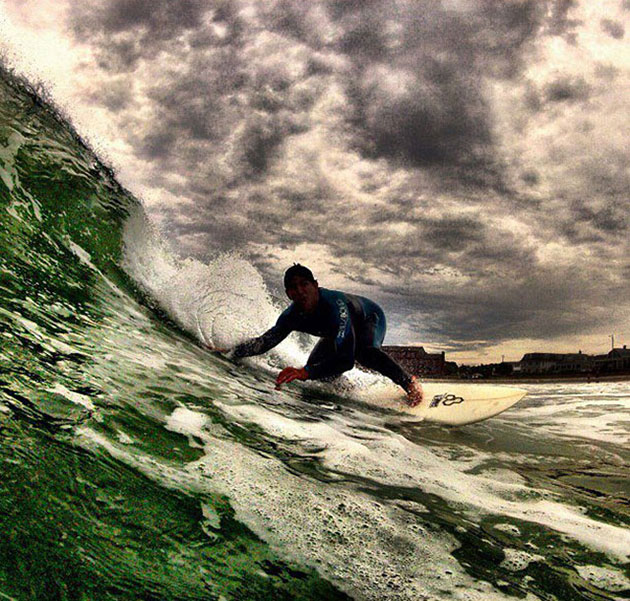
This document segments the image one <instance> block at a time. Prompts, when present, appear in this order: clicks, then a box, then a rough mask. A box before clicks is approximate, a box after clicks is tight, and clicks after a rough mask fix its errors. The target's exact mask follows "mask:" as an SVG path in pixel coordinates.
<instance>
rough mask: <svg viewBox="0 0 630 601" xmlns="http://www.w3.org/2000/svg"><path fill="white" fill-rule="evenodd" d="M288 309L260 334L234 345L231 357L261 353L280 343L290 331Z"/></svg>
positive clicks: (237, 357)
mask: <svg viewBox="0 0 630 601" xmlns="http://www.w3.org/2000/svg"><path fill="white" fill-rule="evenodd" d="M288 312H289V309H287V310H286V311H285V312H284V313H282V315H280V317H278V321H277V322H276V325H275V326H273V327H272V328H271V329H269V330H267V331H266V332H265V333H264V334H262V335H261V336H258V337H257V338H252V339H250V340H246V341H245V342H242V343H241V344H239V345H237V346H235V347H234V348H233V349H232V351H231V353H230V355H231V356H232V358H233V359H240V358H241V357H251V356H253V355H262V354H263V353H266V352H267V351H268V350H270V349H272V348H273V347H274V346H277V345H278V344H280V343H281V342H282V341H283V340H284V339H285V338H286V337H287V336H288V335H289V334H290V333H291V332H292V331H293V327H292V326H291V321H290V319H289V317H288Z"/></svg>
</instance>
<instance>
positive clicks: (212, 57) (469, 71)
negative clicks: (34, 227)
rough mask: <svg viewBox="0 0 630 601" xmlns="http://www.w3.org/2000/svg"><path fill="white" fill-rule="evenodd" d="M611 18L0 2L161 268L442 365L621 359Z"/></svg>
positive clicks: (570, 7)
mask: <svg viewBox="0 0 630 601" xmlns="http://www.w3.org/2000/svg"><path fill="white" fill-rule="evenodd" d="M629 39H630V0H548V1H546V0H442V2H439V1H438V0H363V1H359V0H309V1H308V2H306V1H303V0H278V1H271V0H264V1H263V0H205V1H204V0H81V1H79V0H70V1H69V0H56V1H55V2H54V3H53V2H50V0H4V1H3V2H0V40H1V44H2V49H3V52H4V55H5V56H6V60H8V61H9V62H10V63H11V64H13V65H14V66H16V67H17V68H18V70H20V71H23V72H25V73H26V74H27V75H28V76H29V77H30V78H31V79H37V80H39V81H41V82H43V83H44V84H45V86H46V87H47V89H48V90H49V92H50V95H51V96H52V98H53V99H54V100H55V101H56V102H57V103H58V104H59V105H60V106H62V107H63V108H64V110H65V111H66V112H67V114H68V115H69V116H70V117H71V119H72V121H73V122H74V123H75V125H76V127H77V129H78V130H79V131H80V132H81V133H82V134H83V135H84V136H85V137H86V138H87V139H88V140H89V141H90V143H91V144H92V146H94V147H95V148H96V150H97V151H98V152H99V153H100V154H101V156H103V157H105V158H106V159H107V160H108V161H109V162H110V163H111V164H113V165H114V166H115V168H116V170H117V172H118V174H119V179H120V181H121V182H122V183H123V184H124V185H126V186H127V187H128V188H129V189H130V190H131V191H132V192H134V193H135V194H136V195H137V196H138V197H139V198H141V199H142V200H143V201H144V203H145V205H146V207H147V209H148V211H149V213H150V215H151V216H152V217H153V218H154V219H155V221H156V222H157V223H159V224H160V227H161V228H162V230H163V232H164V233H165V234H166V235H167V236H168V238H169V240H170V241H171V242H172V244H173V247H174V248H175V249H176V250H177V251H178V252H179V253H181V254H182V255H183V256H195V257H197V258H200V259H204V258H209V257H212V256H213V255H214V254H215V253H216V252H218V251H222V250H230V251H238V252H240V253H242V255H243V256H245V257H246V258H248V259H250V260H251V261H252V262H253V263H254V264H255V265H256V267H257V268H258V269H259V270H260V271H261V272H262V273H263V275H264V277H265V279H266V280H267V281H268V282H269V284H270V286H272V287H277V285H278V282H279V278H280V276H281V273H282V272H283V270H284V269H285V267H286V266H288V265H289V264H291V263H292V262H293V261H300V262H303V263H306V264H308V265H310V266H311V267H312V269H313V270H314V272H315V274H316V276H318V279H319V281H320V284H321V285H324V286H327V287H331V288H339V289H343V290H348V291H354V292H357V293H360V294H365V295H367V296H370V297H372V298H374V299H375V300H377V301H378V302H380V303H381V304H382V305H383V307H384V308H385V309H386V312H387V315H388V319H389V333H388V339H387V342H390V343H418V344H424V345H425V346H426V347H427V348H429V349H431V350H445V351H446V352H447V358H450V359H453V360H457V361H459V362H477V361H496V360H500V359H501V356H502V355H505V359H506V360H517V359H519V358H520V357H521V356H522V354H523V353H524V352H530V351H559V352H561V351H567V352H569V351H577V350H578V349H582V350H583V351H585V352H606V351H607V350H608V349H609V347H610V335H611V334H614V335H615V339H616V342H617V343H618V345H619V344H623V343H628V344H630V285H629V281H630V259H629V257H630V242H629V240H630V235H629V234H630V199H629V194H630V192H629V191H630V186H629V184H630V167H629V166H630V161H629V156H628V154H629V144H628V139H630V131H629V129H630V127H629V123H630V119H629V115H630V106H629V100H630V44H629Z"/></svg>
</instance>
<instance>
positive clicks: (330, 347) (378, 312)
mask: <svg viewBox="0 0 630 601" xmlns="http://www.w3.org/2000/svg"><path fill="white" fill-rule="evenodd" d="M385 329H386V324H385V314H384V313H383V310H382V309H381V308H380V307H379V306H378V305H377V304H376V303H375V302H373V301H371V300H370V299H368V298H364V297H362V296H356V295H354V294H345V293H343V292H338V291H336V290H327V289H326V288H320V289H319V301H318V303H317V307H316V308H315V310H314V311H313V312H312V313H302V312H300V310H299V309H298V308H297V306H296V305H295V303H292V304H291V305H290V306H289V307H288V308H287V309H286V310H285V311H284V312H283V313H282V314H281V315H280V317H279V318H278V321H277V322H276V325H275V326H273V327H272V328H271V329H270V330H267V331H266V332H265V333H264V334H262V336H259V337H258V338H253V339H251V340H248V341H246V342H244V343H242V344H239V345H238V346H237V347H236V348H234V350H233V351H232V357H234V358H239V357H250V356H252V355H261V354H262V353H266V352H267V351H268V350H269V349H271V348H273V347H274V346H276V345H278V344H280V342H282V341H283V340H284V339H285V338H286V337H287V336H288V335H289V334H290V333H291V332H294V331H296V332H306V333H308V334H312V335H314V336H320V337H321V338H322V340H320V341H319V342H318V343H317V344H316V345H315V348H314V349H313V351H312V352H311V354H310V356H309V358H308V361H307V363H306V366H305V368H306V371H307V372H308V375H309V378H311V379H313V380H319V379H322V378H331V377H335V376H338V375H340V374H342V373H343V372H344V371H347V370H349V369H352V368H353V367H354V363H355V361H356V362H358V363H359V364H361V365H363V366H364V367H367V368H369V369H373V370H375V371H377V372H379V373H381V374H383V375H384V376H387V377H388V378H390V379H391V380H393V381H394V382H396V384H398V385H400V386H402V387H403V388H404V389H405V390H408V388H409V384H410V383H411V376H410V375H409V374H408V373H407V372H405V370H403V368H402V367H401V366H400V365H398V363H396V362H395V361H394V360H393V359H392V358H391V357H390V356H389V355H387V354H386V353H384V352H383V351H382V350H381V348H380V347H381V345H382V344H383V339H384V338H385Z"/></svg>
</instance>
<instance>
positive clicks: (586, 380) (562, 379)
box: [420, 374, 630, 385]
mask: <svg viewBox="0 0 630 601" xmlns="http://www.w3.org/2000/svg"><path fill="white" fill-rule="evenodd" d="M420 378H421V381H423V382H460V383H462V384H464V383H466V384H495V383H496V384H514V385H517V384H562V383H570V382H576V383H582V384H600V383H602V382H630V374H616V375H612V374H609V375H604V376H601V375H600V376H587V375H584V376H535V377H523V378H513V377H512V378H510V377H505V378H502V377H491V378H476V379H474V380H473V379H468V378H458V377H448V376H442V377H436V378H431V377H422V376H420Z"/></svg>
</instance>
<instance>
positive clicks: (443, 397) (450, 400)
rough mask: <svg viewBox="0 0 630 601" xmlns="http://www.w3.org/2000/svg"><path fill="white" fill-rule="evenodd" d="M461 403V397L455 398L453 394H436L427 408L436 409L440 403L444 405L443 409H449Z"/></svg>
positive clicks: (462, 400)
mask: <svg viewBox="0 0 630 601" xmlns="http://www.w3.org/2000/svg"><path fill="white" fill-rule="evenodd" d="M463 402H464V399H463V397H460V396H456V395H454V394H451V393H450V392H447V393H446V394H436V395H435V396H434V397H433V400H432V401H431V404H430V405H429V408H433V407H437V406H438V405H439V404H440V403H442V405H444V406H445V407H449V406H450V405H459V404H460V403H463Z"/></svg>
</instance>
